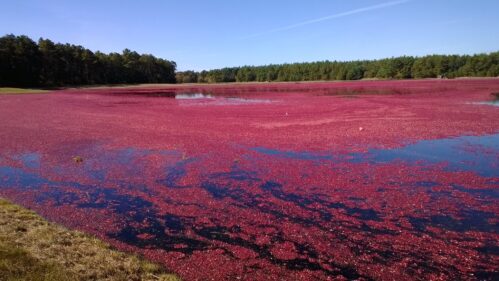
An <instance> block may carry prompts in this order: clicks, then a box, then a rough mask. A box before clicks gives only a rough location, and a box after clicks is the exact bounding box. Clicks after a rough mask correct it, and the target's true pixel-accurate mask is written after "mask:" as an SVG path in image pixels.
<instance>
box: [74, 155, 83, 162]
mask: <svg viewBox="0 0 499 281" xmlns="http://www.w3.org/2000/svg"><path fill="white" fill-rule="evenodd" d="M73 161H74V162H75V163H83V157H81V156H75V157H73Z"/></svg>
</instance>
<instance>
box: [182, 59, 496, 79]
mask: <svg viewBox="0 0 499 281" xmlns="http://www.w3.org/2000/svg"><path fill="white" fill-rule="evenodd" d="M497 76H499V52H493V53H489V54H476V55H428V56H424V57H411V56H403V57H395V58H387V59H381V60H362V61H347V62H338V61H319V62H311V63H293V64H271V65H265V66H243V67H230V68H222V69H214V70H210V71H201V72H195V71H184V72H177V74H176V79H177V82H178V83H194V82H198V83H220V82H274V81H314V80H359V79H413V78H415V79H418V78H456V77H497Z"/></svg>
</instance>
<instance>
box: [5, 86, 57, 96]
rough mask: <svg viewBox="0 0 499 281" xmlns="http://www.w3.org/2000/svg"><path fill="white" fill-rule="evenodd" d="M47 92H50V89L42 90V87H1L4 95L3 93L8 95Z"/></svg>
mask: <svg viewBox="0 0 499 281" xmlns="http://www.w3.org/2000/svg"><path fill="white" fill-rule="evenodd" d="M46 92H48V91H47V90H40V89H25V88H6V87H0V95H2V94H6V95H20V94H41V93H46Z"/></svg>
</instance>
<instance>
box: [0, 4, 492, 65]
mask: <svg viewBox="0 0 499 281" xmlns="http://www.w3.org/2000/svg"><path fill="white" fill-rule="evenodd" d="M0 4H1V6H0V7H1V10H0V15H1V16H0V34H2V35H3V34H7V33H13V34H16V35H20V34H25V35H28V36H30V37H31V38H33V39H35V40H37V39H38V38H39V37H44V38H49V39H52V40H54V41H56V42H63V43H66V42H67V43H73V44H79V45H83V46H85V47H87V48H89V49H91V50H94V51H95V50H100V51H103V52H121V50H123V49H124V48H129V49H132V50H135V51H138V52H140V53H151V54H153V55H155V56H159V57H162V58H165V59H170V60H174V61H176V62H177V64H178V68H179V69H180V70H187V69H194V70H202V69H213V68H219V67H224V66H240V65H262V64H269V63H284V62H303V61H317V60H326V59H327V60H356V59H376V58H383V57H392V56H399V55H425V54H433V53H438V54H450V53H452V54H472V53H480V52H491V51H498V50H499V17H498V16H497V12H498V11H499V1H496V0H399V1H397V0H349V1H347V0H342V1H340V0H301V1H298V0H274V1H272V0H247V1H242V0H241V1H238V0H211V1H206V0H204V1H203V0H142V1H132V0H107V1H106V0H100V1H97V0H85V1H76V0H74V1H60V0H59V1H56V0H16V1H11V0H0Z"/></svg>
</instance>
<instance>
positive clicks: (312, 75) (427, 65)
mask: <svg viewBox="0 0 499 281" xmlns="http://www.w3.org/2000/svg"><path fill="white" fill-rule="evenodd" d="M176 67H177V65H176V63H175V62H174V61H168V60H165V59H161V58H156V57H154V56H153V55H149V54H138V53H137V52H135V51H131V50H129V49H125V50H123V52H122V53H109V54H105V53H102V52H99V51H97V52H92V51H90V50H89V49H86V48H84V47H82V46H78V45H72V44H61V43H54V42H52V41H50V40H48V39H43V38H40V39H39V40H38V42H35V41H33V40H32V39H30V38H29V37H27V36H15V35H6V36H3V37H0V86H18V87H33V86H39V87H50V86H63V85H91V84H129V83H175V82H177V83H220V82H274V81H314V80H359V79H412V78H416V79H417V78H455V77H497V76H499V52H492V53H488V54H476V55H429V56H424V57H411V56H403V57H395V58H387V59H381V60H362V61H346V62H339V61H319V62H311V63H293V64H271V65H264V66H242V67H228V68H222V69H214V70H209V71H201V72H196V71H182V72H175V70H176Z"/></svg>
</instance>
